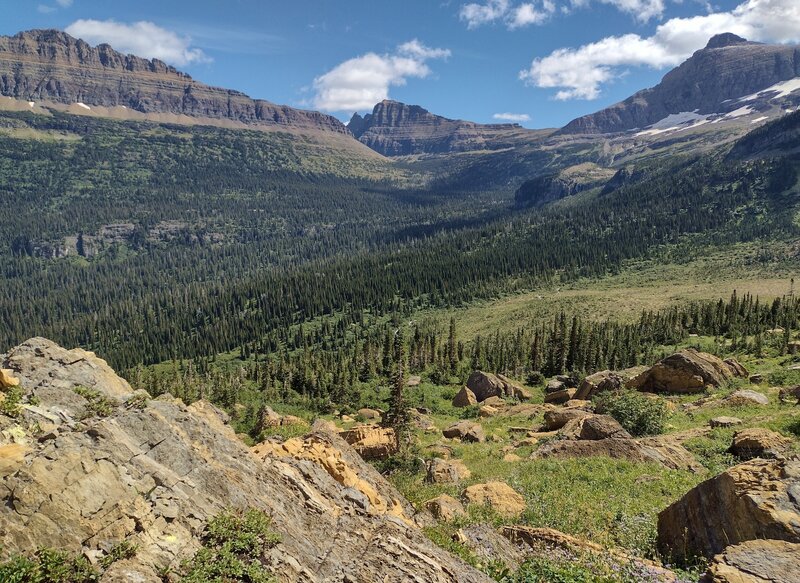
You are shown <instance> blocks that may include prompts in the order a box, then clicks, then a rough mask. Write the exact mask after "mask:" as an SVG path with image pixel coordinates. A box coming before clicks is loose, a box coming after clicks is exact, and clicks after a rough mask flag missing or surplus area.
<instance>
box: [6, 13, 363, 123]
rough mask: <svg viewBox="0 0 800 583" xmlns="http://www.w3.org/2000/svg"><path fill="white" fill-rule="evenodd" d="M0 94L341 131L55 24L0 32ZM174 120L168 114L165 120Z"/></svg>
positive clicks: (323, 118)
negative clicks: (90, 40)
mask: <svg viewBox="0 0 800 583" xmlns="http://www.w3.org/2000/svg"><path fill="white" fill-rule="evenodd" d="M0 95H3V96H6V97H11V98H14V99H19V100H22V101H31V102H37V103H38V102H44V103H50V104H61V105H67V106H70V105H74V104H81V107H82V108H84V109H86V108H87V107H88V108H89V109H91V108H93V107H97V108H118V109H117V110H116V113H117V114H121V113H122V112H124V110H126V109H127V110H130V111H133V112H139V113H143V114H146V115H149V116H152V117H153V118H154V119H156V120H158V119H159V118H158V116H164V115H169V116H175V115H179V116H187V117H189V118H205V119H211V120H224V121H230V122H236V123H238V124H246V125H253V126H285V127H294V128H301V129H313V130H321V131H332V132H337V133H344V134H346V133H348V132H347V129H346V128H345V127H344V125H343V124H342V123H341V122H340V121H339V120H337V119H336V118H334V117H332V116H330V115H325V114H322V113H319V112H315V111H302V110H298V109H294V108H292V107H288V106H284V105H276V104H273V103H270V102H268V101H263V100H254V99H251V98H250V97H248V96H247V95H245V94H244V93H241V92H239V91H234V90H230V89H222V88H219V87H211V86H209V85H205V84H204V83H200V82H199V81H195V80H194V79H192V77H191V76H189V75H187V74H186V73H183V72H181V71H179V70H177V69H176V68H175V67H172V66H170V65H167V64H166V63H164V62H163V61H160V60H158V59H145V58H141V57H137V56H135V55H125V54H123V53H120V52H118V51H116V50H114V49H113V48H112V47H111V46H110V45H108V44H101V45H98V46H96V47H93V46H91V45H90V44H88V43H86V42H85V41H83V40H81V39H77V38H74V37H72V36H70V35H69V34H67V33H65V32H62V31H59V30H50V29H48V30H29V31H25V32H20V33H18V34H16V35H14V36H0ZM170 119H171V120H174V117H171V118H170Z"/></svg>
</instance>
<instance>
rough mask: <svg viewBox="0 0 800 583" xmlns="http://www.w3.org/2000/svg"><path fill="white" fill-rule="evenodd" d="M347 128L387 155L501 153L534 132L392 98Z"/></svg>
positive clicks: (357, 118)
mask: <svg viewBox="0 0 800 583" xmlns="http://www.w3.org/2000/svg"><path fill="white" fill-rule="evenodd" d="M347 128H348V129H349V130H350V131H351V132H352V133H353V135H354V136H355V137H356V138H358V140H359V141H360V142H361V143H363V144H365V145H367V146H368V147H370V148H372V149H373V150H375V151H376V152H379V153H380V154H383V155H384V156H408V155H412V154H442V153H447V152H469V151H475V150H498V149H501V148H509V147H512V146H514V145H518V144H520V143H522V142H524V141H525V139H526V137H527V135H528V134H529V133H531V132H529V131H528V130H525V129H523V128H522V127H520V126H519V125H517V124H490V125H482V124H478V123H474V122H470V121H461V120H455V119H447V118H445V117H441V116H438V115H434V114H432V113H431V112H429V111H428V110H426V109H423V108H422V107H420V106H418V105H406V104H405V103H400V102H398V101H392V100H388V99H386V100H384V101H381V102H380V103H378V104H377V105H376V106H375V107H374V109H373V110H372V113H368V114H367V115H365V116H364V117H362V116H360V115H359V114H357V113H356V114H354V115H353V117H352V119H351V120H350V123H348V124H347Z"/></svg>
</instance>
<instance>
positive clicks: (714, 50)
mask: <svg viewBox="0 0 800 583" xmlns="http://www.w3.org/2000/svg"><path fill="white" fill-rule="evenodd" d="M797 76H800V46H792V45H768V44H762V43H755V42H750V41H747V40H745V39H743V38H741V37H739V36H737V35H735V34H733V33H724V34H719V35H716V36H714V37H712V38H711V40H709V42H708V44H707V46H706V47H705V48H703V49H700V50H698V51H696V52H695V53H694V54H693V55H692V56H691V57H690V58H689V59H687V60H686V61H684V62H683V63H682V64H681V65H680V66H678V67H676V68H675V69H673V70H672V71H670V72H668V73H667V74H666V75H665V76H664V78H663V79H662V81H661V83H659V84H658V85H656V86H655V87H652V88H650V89H645V90H643V91H639V92H638V93H635V94H634V95H632V96H631V97H629V98H628V99H626V100H624V101H622V102H620V103H617V104H615V105H612V106H611V107H608V108H606V109H603V110H601V111H598V112H596V113H593V114H590V115H586V116H583V117H580V118H578V119H575V120H573V121H571V122H570V123H569V124H567V125H566V126H565V127H564V128H562V129H561V130H560V133H561V134H604V133H617V132H624V131H627V130H632V129H639V128H646V127H648V126H650V125H652V124H655V123H657V122H659V121H661V120H665V119H666V118H668V117H669V116H671V115H677V114H686V113H692V114H697V115H701V116H702V115H705V114H714V113H719V112H727V111H731V110H736V109H737V108H741V107H742V106H743V105H742V104H737V103H736V100H737V99H739V98H742V97H745V96H748V95H753V94H756V93H758V92H760V91H763V90H765V89H767V88H770V87H772V86H774V85H777V84H779V83H782V82H784V81H787V80H789V79H793V78H794V77H797Z"/></svg>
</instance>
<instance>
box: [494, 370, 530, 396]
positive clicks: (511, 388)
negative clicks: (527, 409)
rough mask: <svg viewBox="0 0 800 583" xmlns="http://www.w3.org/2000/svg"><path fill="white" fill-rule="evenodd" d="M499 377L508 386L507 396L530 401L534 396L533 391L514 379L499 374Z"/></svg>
mask: <svg viewBox="0 0 800 583" xmlns="http://www.w3.org/2000/svg"><path fill="white" fill-rule="evenodd" d="M497 378H498V379H499V380H500V382H501V383H503V384H504V385H505V386H506V396H508V397H514V398H515V399H517V400H519V401H530V400H531V399H532V398H533V395H532V394H531V392H530V391H529V390H528V389H526V388H525V387H523V386H522V385H521V384H519V383H517V382H515V381H512V380H511V379H510V378H508V377H507V376H504V375H501V374H499V375H497Z"/></svg>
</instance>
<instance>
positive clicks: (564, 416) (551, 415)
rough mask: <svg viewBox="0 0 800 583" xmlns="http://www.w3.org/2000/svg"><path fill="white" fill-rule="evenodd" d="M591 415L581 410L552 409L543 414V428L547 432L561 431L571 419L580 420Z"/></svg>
mask: <svg viewBox="0 0 800 583" xmlns="http://www.w3.org/2000/svg"><path fill="white" fill-rule="evenodd" d="M589 415H591V413H589V412H588V411H584V410H583V409H553V410H550V411H546V412H545V414H544V428H545V429H546V430H547V431H555V430H557V429H561V428H562V427H564V426H565V425H566V424H567V423H569V422H570V421H572V420H573V419H581V418H583V417H587V416H589Z"/></svg>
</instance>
